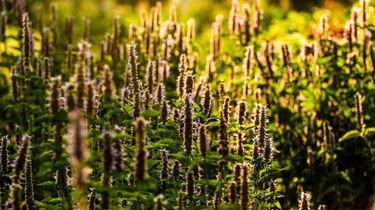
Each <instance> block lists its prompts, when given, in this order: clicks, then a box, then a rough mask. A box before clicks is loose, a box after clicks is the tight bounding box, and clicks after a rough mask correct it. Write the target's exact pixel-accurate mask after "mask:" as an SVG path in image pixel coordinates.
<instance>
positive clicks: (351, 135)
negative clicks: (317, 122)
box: [339, 130, 360, 142]
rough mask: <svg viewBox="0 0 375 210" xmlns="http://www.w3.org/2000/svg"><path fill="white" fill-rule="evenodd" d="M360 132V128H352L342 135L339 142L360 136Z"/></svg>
mask: <svg viewBox="0 0 375 210" xmlns="http://www.w3.org/2000/svg"><path fill="white" fill-rule="evenodd" d="M359 136H360V133H359V131H358V130H351V131H348V132H346V133H345V134H344V135H343V136H342V137H340V138H339V142H343V141H347V140H350V139H353V138H358V137H359Z"/></svg>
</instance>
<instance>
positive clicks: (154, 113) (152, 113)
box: [142, 109, 160, 118]
mask: <svg viewBox="0 0 375 210" xmlns="http://www.w3.org/2000/svg"><path fill="white" fill-rule="evenodd" d="M159 115H160V111H158V110H155V109H149V110H145V111H144V112H143V113H142V116H143V117H145V118H151V117H157V116H159Z"/></svg>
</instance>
